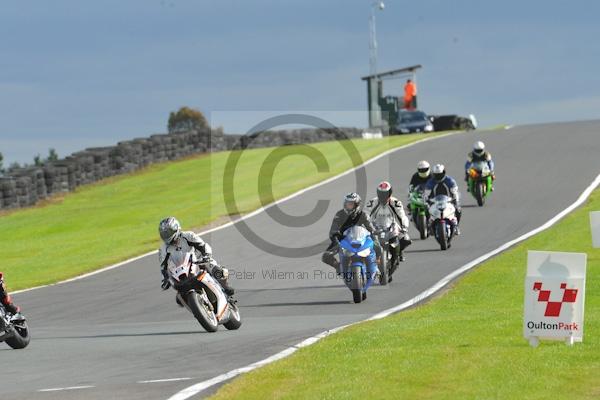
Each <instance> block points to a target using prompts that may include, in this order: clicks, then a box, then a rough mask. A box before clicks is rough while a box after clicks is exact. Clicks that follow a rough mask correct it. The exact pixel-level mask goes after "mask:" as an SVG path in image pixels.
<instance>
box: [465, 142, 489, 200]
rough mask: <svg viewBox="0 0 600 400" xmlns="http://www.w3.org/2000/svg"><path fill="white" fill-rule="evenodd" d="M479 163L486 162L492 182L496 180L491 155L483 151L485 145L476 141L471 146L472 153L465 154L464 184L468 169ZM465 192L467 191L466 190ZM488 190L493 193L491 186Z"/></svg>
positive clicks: (466, 179) (467, 177)
mask: <svg viewBox="0 0 600 400" xmlns="http://www.w3.org/2000/svg"><path fill="white" fill-rule="evenodd" d="M480 161H485V162H487V165H488V167H489V168H490V175H491V177H492V181H494V180H495V179H496V175H495V174H494V160H492V154H491V153H490V152H489V151H486V150H485V143H483V142H482V141H478V142H475V143H474V144H473V151H471V152H469V154H467V162H465V182H467V181H468V180H469V169H470V168H471V165H473V163H475V162H480ZM467 190H469V189H468V188H467ZM490 190H492V191H494V186H493V185H492V187H491V188H490Z"/></svg>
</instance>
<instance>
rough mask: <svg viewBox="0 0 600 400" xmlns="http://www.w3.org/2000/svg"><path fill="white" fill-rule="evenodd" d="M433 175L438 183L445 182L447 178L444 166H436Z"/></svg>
mask: <svg viewBox="0 0 600 400" xmlns="http://www.w3.org/2000/svg"><path fill="white" fill-rule="evenodd" d="M431 175H433V179H435V181H436V182H441V181H443V180H444V178H445V177H446V168H445V167H444V164H435V165H434V166H433V169H432V171H431Z"/></svg>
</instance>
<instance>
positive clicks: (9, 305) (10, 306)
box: [2, 296, 21, 314]
mask: <svg viewBox="0 0 600 400" xmlns="http://www.w3.org/2000/svg"><path fill="white" fill-rule="evenodd" d="M2 304H3V305H4V308H5V309H6V311H8V312H9V313H11V314H16V313H18V312H20V311H21V309H20V308H19V307H18V306H16V305H15V303H13V302H12V299H11V298H10V296H6V297H5V298H3V299H2Z"/></svg>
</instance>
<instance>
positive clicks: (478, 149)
mask: <svg viewBox="0 0 600 400" xmlns="http://www.w3.org/2000/svg"><path fill="white" fill-rule="evenodd" d="M484 151H485V143H483V142H482V141H479V142H475V144H473V154H475V155H478V156H480V155H482V154H483V152H484Z"/></svg>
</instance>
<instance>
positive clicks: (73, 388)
mask: <svg viewBox="0 0 600 400" xmlns="http://www.w3.org/2000/svg"><path fill="white" fill-rule="evenodd" d="M93 387H95V386H69V387H60V388H50V389H40V390H38V392H60V391H62V390H79V389H91V388H93Z"/></svg>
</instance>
